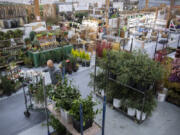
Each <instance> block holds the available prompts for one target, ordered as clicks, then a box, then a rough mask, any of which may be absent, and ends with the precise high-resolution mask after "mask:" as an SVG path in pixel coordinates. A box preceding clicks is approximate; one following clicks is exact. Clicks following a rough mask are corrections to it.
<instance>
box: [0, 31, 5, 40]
mask: <svg viewBox="0 0 180 135" xmlns="http://www.w3.org/2000/svg"><path fill="white" fill-rule="evenodd" d="M4 36H5V33H4V32H3V31H0V40H4V39H5V37H4Z"/></svg>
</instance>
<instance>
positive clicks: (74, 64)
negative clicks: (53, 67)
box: [69, 56, 79, 72]
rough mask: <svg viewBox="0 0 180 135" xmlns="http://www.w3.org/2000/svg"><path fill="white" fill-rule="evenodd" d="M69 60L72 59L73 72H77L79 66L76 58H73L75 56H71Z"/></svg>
mask: <svg viewBox="0 0 180 135" xmlns="http://www.w3.org/2000/svg"><path fill="white" fill-rule="evenodd" d="M69 59H70V63H71V65H72V70H73V71H74V72H77V70H78V68H79V66H78V64H77V60H76V58H75V57H73V56H70V57H69Z"/></svg>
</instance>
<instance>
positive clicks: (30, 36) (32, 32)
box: [29, 31, 36, 41]
mask: <svg viewBox="0 0 180 135" xmlns="http://www.w3.org/2000/svg"><path fill="white" fill-rule="evenodd" d="M35 36H36V32H34V31H31V32H30V34H29V38H30V40H31V41H33V40H34V38H35Z"/></svg>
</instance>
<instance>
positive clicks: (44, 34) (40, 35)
mask: <svg viewBox="0 0 180 135" xmlns="http://www.w3.org/2000/svg"><path fill="white" fill-rule="evenodd" d="M53 35H55V34H54V33H52V32H45V31H44V32H41V33H38V34H36V37H37V39H38V40H41V39H47V38H48V39H52V37H53Z"/></svg>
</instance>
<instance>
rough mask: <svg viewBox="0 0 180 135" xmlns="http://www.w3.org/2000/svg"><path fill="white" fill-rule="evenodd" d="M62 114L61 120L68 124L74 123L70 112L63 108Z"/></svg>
mask: <svg viewBox="0 0 180 135" xmlns="http://www.w3.org/2000/svg"><path fill="white" fill-rule="evenodd" d="M60 113H61V118H62V119H63V120H64V121H65V122H67V123H70V122H72V119H71V116H70V115H69V114H68V112H67V111H66V110H64V109H62V108H60Z"/></svg>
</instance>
